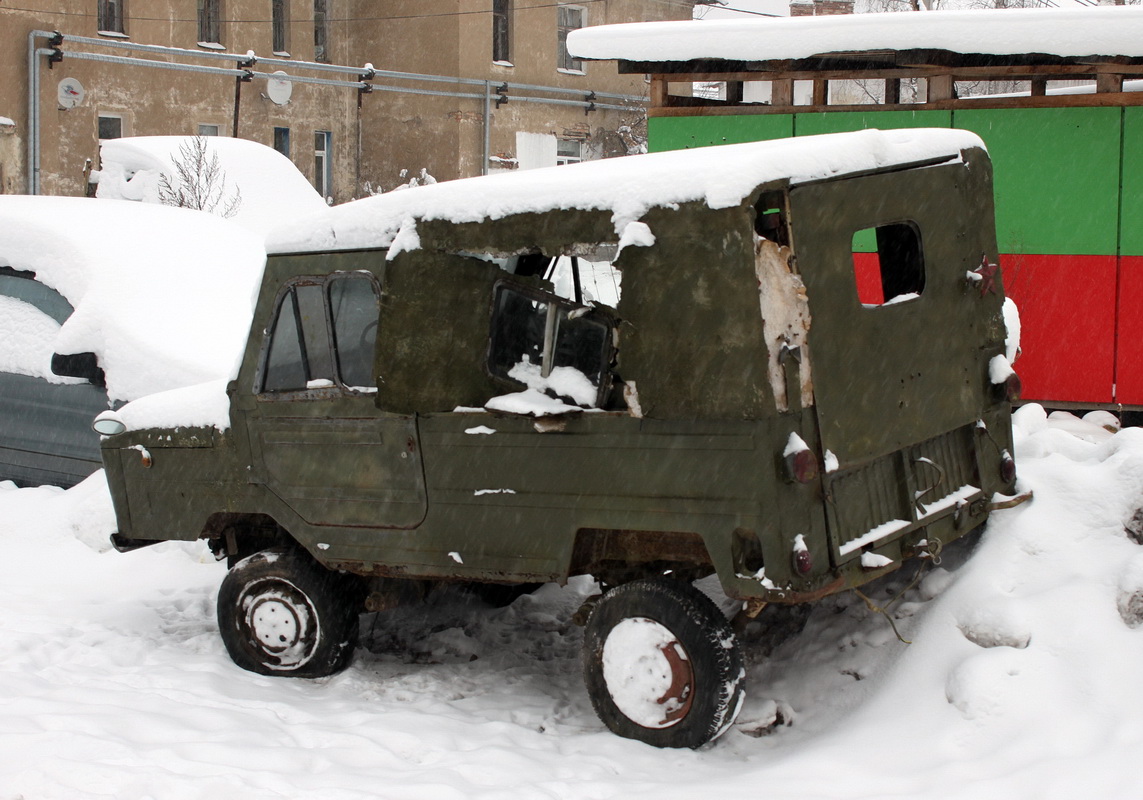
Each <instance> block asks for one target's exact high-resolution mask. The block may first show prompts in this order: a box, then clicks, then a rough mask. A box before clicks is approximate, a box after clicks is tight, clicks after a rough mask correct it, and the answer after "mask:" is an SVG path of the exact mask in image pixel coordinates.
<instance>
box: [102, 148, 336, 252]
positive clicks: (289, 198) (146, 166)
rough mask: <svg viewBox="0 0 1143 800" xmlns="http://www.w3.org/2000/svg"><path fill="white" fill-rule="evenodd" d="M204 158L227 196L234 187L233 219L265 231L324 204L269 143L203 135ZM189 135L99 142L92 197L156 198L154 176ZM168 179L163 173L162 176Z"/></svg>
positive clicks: (170, 163)
mask: <svg viewBox="0 0 1143 800" xmlns="http://www.w3.org/2000/svg"><path fill="white" fill-rule="evenodd" d="M203 138H204V139H205V140H206V143H207V147H208V150H207V157H208V158H209V157H210V156H211V155H213V154H217V156H218V161H219V166H220V167H221V168H222V172H223V175H224V177H225V179H226V192H227V195H228V196H229V195H230V194H231V193H232V190H233V188H234V187H237V188H238V189H239V190H240V191H241V193H242V204H241V205H240V206H239V208H238V212H237V213H236V214H235V215H234V217H232V219H233V220H234V221H235V222H238V223H239V224H241V225H243V226H245V227H246V228H249V229H250V230H252V231H254V232H256V233H259V234H261V235H263V236H264V235H265V234H266V233H267V232H268V231H270V230H272V229H274V228H276V227H278V226H279V225H285V224H288V223H289V221H290V220H293V219H297V218H299V217H305V216H309V215H311V214H313V213H314V212H316V211H320V210H321V209H323V208H325V207H326V206H325V201H324V200H323V199H322V197H321V195H319V194H318V193H317V192H316V191H315V190H314V188H313V186H311V185H310V182H309V181H308V180H306V178H305V176H304V175H302V173H301V172H299V171H298V168H297V167H295V166H294V164H293V162H292V161H290V159H288V158H286V157H285V156H284V155H282V154H281V153H279V152H278V151H277V150H274V149H273V148H270V147H266V146H265V145H262V144H258V143H257V142H251V141H248V140H246V139H232V138H229V137H222V136H207V137H203ZM193 139H194V137H193V136H130V137H126V138H123V139H111V140H109V141H106V142H102V143H101V144H100V147H99V157H100V163H101V164H102V167H103V168H102V169H101V170H100V173H99V185H98V188H97V189H96V197H100V198H106V199H111V200H141V201H143V202H146V203H158V202H159V177H160V176H161V175H167V176H172V175H174V174H175V161H177V160H178V159H179V147H180V146H182V145H184V144H186V143H187V142H190V141H193ZM168 179H169V177H168Z"/></svg>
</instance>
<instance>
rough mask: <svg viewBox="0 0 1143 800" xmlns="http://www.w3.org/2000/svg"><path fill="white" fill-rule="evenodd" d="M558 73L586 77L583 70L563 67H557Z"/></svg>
mask: <svg viewBox="0 0 1143 800" xmlns="http://www.w3.org/2000/svg"><path fill="white" fill-rule="evenodd" d="M556 72H558V73H560V74H561V75H586V74H587V73H586V72H584V71H583V70H582V69H564V68H563V67H556Z"/></svg>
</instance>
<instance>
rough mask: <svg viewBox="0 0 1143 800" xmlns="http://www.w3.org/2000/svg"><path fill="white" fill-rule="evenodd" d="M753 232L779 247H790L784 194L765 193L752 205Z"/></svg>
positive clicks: (788, 223) (788, 222)
mask: <svg viewBox="0 0 1143 800" xmlns="http://www.w3.org/2000/svg"><path fill="white" fill-rule="evenodd" d="M754 232H755V233H756V234H758V235H759V236H761V237H762V238H763V239H767V240H769V241H771V242H773V243H774V244H776V245H778V246H779V247H792V242H791V238H790V221H789V217H788V215H787V213H786V193H785V192H766V193H764V194H763V195H762V196H761V197H759V198H758V202H757V203H755V205H754Z"/></svg>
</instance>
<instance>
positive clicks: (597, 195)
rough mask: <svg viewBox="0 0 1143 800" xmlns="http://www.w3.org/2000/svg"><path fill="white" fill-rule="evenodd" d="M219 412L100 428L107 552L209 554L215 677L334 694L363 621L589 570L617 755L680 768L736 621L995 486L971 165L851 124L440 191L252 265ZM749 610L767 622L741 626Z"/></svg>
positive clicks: (381, 200) (727, 658)
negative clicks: (447, 589) (716, 598)
mask: <svg viewBox="0 0 1143 800" xmlns="http://www.w3.org/2000/svg"><path fill="white" fill-rule="evenodd" d="M272 249H273V250H274V251H275V252H274V254H272V255H271V256H270V257H269V259H268V262H267V265H266V269H265V278H264V281H263V283H262V288H261V293H260V295H259V296H258V298H257V302H256V307H255V310H254V317H253V324H252V326H251V332H250V336H249V341H248V343H247V347H246V350H245V354H244V356H243V358H242V361H241V364H240V365H239V367H238V369H237V373H236V376H235V378H234V380H232V381H230V382H229V384H228V385H226V386H225V387H222V386H221V385H220V386H213V387H212V386H210V385H207V386H205V387H192V388H191V389H186V390H180V391H178V392H170V393H166V394H163V395H153V396H151V397H148V398H144V399H143V400H140V401H137V402H136V403H133V404H129V405H128V406H125V407H124V408H123V409H120V410H118V411H115V412H107V413H105V414H103V415H101V417H100V418H99V419H97V421H96V427H97V430H99V431H100V432H101V433H104V434H105V435H104V438H103V440H102V447H103V450H102V452H103V460H104V464H105V466H106V471H107V476H108V481H109V484H110V486H111V491H112V496H113V498H114V502H115V509H116V513H117V519H118V533H117V534H115V536H114V537H113V541H114V543H115V544H116V546H117V547H118V548H119V549H120V550H130V549H132V548H135V547H139V546H143V545H147V544H151V543H153V542H155V541H161V540H169V539H182V540H194V539H197V538H205V539H206V540H207V541H208V542H209V544H210V547H211V548H212V550H213V551H214V552H215V554H216V555H217V556H218V557H219V558H227V559H229V563H230V570H229V573H228V575H227V577H226V578H225V580H224V581H223V584H222V588H221V590H220V593H219V599H218V618H219V626H220V629H221V633H222V637H223V639H224V641H225V644H226V646H227V649H228V651H229V653H230V655H231V656H232V657H233V659H234V661H235V662H237V663H238V664H239V665H240V666H242V667H244V668H246V669H249V670H253V671H255V672H259V673H263V674H268V675H289V676H303V677H313V676H321V675H327V674H330V673H332V672H335V671H337V670H339V669H342V668H343V667H345V666H346V664H347V663H348V661H349V659H350V657H351V655H352V653H353V649H354V643H355V639H356V635H357V627H358V615H359V613H360V612H362V611H365V610H369V611H383V610H385V609H388V608H393V607H395V606H397V605H398V604H401V603H409V602H416V601H417V600H418V599H419V598H422V597H424V595H425V594H426V592H427V591H429V590H431V589H432V588H433V587H434V586H436V585H439V584H440V583H441V582H468V583H471V584H482V585H485V586H487V587H489V588H490V589H498V590H500V591H502V592H507V593H509V594H510V593H511V592H512V591H514V590H519V591H523V590H526V589H527V588H528V587H530V586H534V585H535V584H537V583H541V582H547V581H556V582H564V581H566V580H567V579H568V578H569V577H570V576H574V575H591V576H594V578H596V579H597V580H598V582H599V585H600V590H601V596H600V597H596V598H592V600H590V601H589V602H588V604H587V605H586V606H585V608H584V609H581V614H582V616H585V617H586V632H585V649H584V673H585V678H586V683H587V687H588V691H589V694H590V695H591V698H592V702H593V704H594V706H595V708H596V710H597V712H598V714H599V716H600V717H601V719H602V720H603V721H604V722H605V723H606V725H607V726H608V727H610V728H611V729H612V730H613V731H615V732H616V733H618V734H619V735H621V736H626V737H631V738H635V739H639V740H642V741H644V742H647V743H650V744H653V745H658V746H670V747H698V746H700V745H702V744H704V743H706V742H708V741H710V740H712V739H714V738H715V737H717V736H718V735H719V734H721V733H722V732H723V731H724V730H726V729H727V727H728V726H729V725H730V724H731V723H732V722H733V720H734V718H735V715H736V714H737V712H738V709H739V706H740V704H741V702H742V698H743V692H744V687H743V677H744V675H745V672H744V670H743V664H742V657H741V654H740V652H739V649H738V647H737V645H736V643H735V636H734V633H733V629H732V627H731V624H730V622H729V621H728V620H727V619H726V617H725V615H724V614H723V613H722V612H721V611H720V610H719V608H718V606H716V605H715V604H714V603H713V602H712V601H711V600H710V599H708V598H707V596H706V595H704V594H703V593H701V592H700V591H698V590H697V589H696V588H695V587H694V586H693V585H692V583H693V581H695V580H697V579H701V578H703V577H706V576H709V575H717V578H718V581H719V582H720V583H721V586H722V589H723V591H724V592H725V593H726V594H727V595H728V596H729V597H731V598H735V599H737V600H740V601H742V608H743V611H742V614H743V615H745V616H753V615H757V614H759V612H763V609H764V607H765V606H766V605H767V604H801V603H807V602H810V601H813V600H816V599H819V598H822V597H825V596H827V595H830V594H833V593H836V592H840V591H843V590H846V589H849V588H852V587H856V586H858V585H860V584H863V583H865V582H867V581H869V580H872V579H874V578H876V577H879V576H881V575H884V574H885V573H887V572H888V571H890V570H893V569H895V568H897V567H898V566H900V564H901V563H902V561H904V560H905V559H908V558H912V557H926V556H933V555H935V554H936V553H938V552H939V548H940V547H941V545H942V544H947V543H948V542H950V541H952V540H954V539H956V538H957V537H959V536H962V535H963V534H965V533H967V532H969V531H971V530H973V529H974V528H976V527H978V526H980V525H981V524H982V523H983V522H984V521H985V520H986V519H987V517H988V514H989V512H990V510H991V506H992V504H993V503H994V502H995V500H994V497H995V495H997V494H998V493H999V494H1004V493H1012V492H1013V491H1014V489H1015V464H1014V462H1013V459H1012V457H1011V455H1010V451H1011V448H1012V445H1011V430H1010V419H1009V414H1010V401H1011V400H1012V397H1013V393H1014V392H1015V391H1016V390H1017V387H1018V382H1017V379H1016V377H1015V374H1014V373H1013V372H1012V370H1011V368H1010V367H1009V366H1008V361H1009V358H1011V355H1006V349H1005V339H1006V332H1005V325H1004V321H1003V315H1002V301H1003V293H1002V288H1001V284H1000V280H999V274H998V273H997V270H996V267H995V266H994V264H995V261H996V241H995V234H994V228H993V207H992V195H991V166H990V162H989V160H988V156H987V154H986V152H985V151H984V148H983V145H982V144H981V142H980V140H979V139H978V138H977V137H976V136H974V135H973V134H969V133H965V132H963V131H949V130H914V131H894V132H880V131H864V132H860V133H852V134H838V135H832V136H822V137H806V138H801V139H796V140H787V141H780V142H766V143H759V144H748V145H733V146H728V147H717V148H708V149H700V150H690V151H679V152H672V153H663V154H656V155H649V156H634V157H629V158H624V159H615V160H611V161H602V162H590V163H584V164H579V165H571V166H562V167H557V168H554V169H546V170H535V171H531V172H520V173H506V174H499V175H494V176H490V177H484V178H474V179H468V180H459V181H452V182H447V183H440V184H436V185H432V186H426V187H421V188H416V189H411V190H407V191H402V192H395V193H392V194H387V195H382V196H378V197H374V198H369V199H366V200H362V201H357V202H355V203H350V204H347V205H345V206H341V207H337V208H332V209H330V210H329V212H328V214H326V215H324V216H322V217H321V218H319V219H315V220H314V221H313V223H312V225H310V226H308V227H301V228H297V229H294V230H291V231H288V232H285V233H283V234H281V235H279V236H278V239H277V241H276V242H272ZM763 613H764V612H763Z"/></svg>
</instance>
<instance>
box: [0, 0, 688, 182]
mask: <svg viewBox="0 0 1143 800" xmlns="http://www.w3.org/2000/svg"><path fill="white" fill-rule="evenodd" d="M120 2H123V3H124V9H125V12H126V13H125V20H124V34H123V35H121V36H114V35H105V34H101V33H100V32H99V31H98V28H97V24H96V9H97V6H98V5H99V0H22V2H21V4H20V5H21V8H25V9H29V10H26V11H24V10H20V11H17V10H13V9H10V8H5V7H4V6H3V5H0V41H2V42H3V45H4V46H3V48H2V49H3V53H2V54H0V117H7V118H9V119H11V120H12V121H13V123H14V125H11V126H6V125H0V191H3V192H6V193H10V192H25V191H27V185H28V163H27V162H28V138H29V136H30V135H31V125H30V120H29V117H28V109H29V102H28V80H29V70H28V35H29V33H30V32H31V31H33V30H43V31H54V30H59V31H61V32H62V33H63V34H64V35H65V40H64V43H63V45H62V46H61V48H60V49H61V50H62V52H63V58H62V60H61V61H59V62H58V63H55V64H51V65H49V64H48V60H47V58H46V57H43V56H40V57H38V64H39V66H40V81H41V86H40V92H39V93H38V99H39V107H40V136H39V142H40V168H41V172H40V187H41V188H40V191H41V192H42V193H46V194H65V195H80V194H83V193H84V192H85V191H86V190H87V179H86V176H85V171H86V169H88V168H89V167H91V166H95V167H98V164H94V163H89V162H94V161H95V160H96V159H97V158H98V131H99V118H100V116H103V117H115V118H119V119H121V120H122V122H121V125H122V134H123V135H128V136H131V135H134V136H141V135H165V134H194V133H197V132H198V130H199V125H216V126H218V130H219V133H220V134H221V135H232V133H233V131H234V126H235V122H236V121H237V130H238V135H239V136H240V137H242V138H246V139H251V140H254V141H258V142H262V143H263V144H267V145H271V146H272V145H273V144H274V129H275V128H288V129H289V139H290V157H291V158H292V160H293V161H294V163H295V164H296V165H297V166H298V168H299V169H300V170H301V171H302V172H303V173H304V174H305V175H306V176H307V177H309V178H310V179H311V180H314V178H315V175H314V173H315V152H314V145H315V142H314V139H315V136H314V134H315V132H316V131H328V132H329V133H330V135H331V140H332V152H331V154H330V156H331V163H332V165H333V168H332V187H331V191H330V196H331V197H332V199H333V201H334V202H343V201H345V200H349V199H352V198H353V197H358V196H361V195H363V194H365V193H367V192H368V191H376V190H378V189H383V190H388V189H391V188H393V187H394V186H396V185H398V184H401V183H405V182H407V181H408V180H409V178H410V177H414V176H416V175H418V174H419V172H420V171H421V170H422V169H423V170H426V171H427V172H428V173H430V174H432V175H433V176H434V177H435V178H437V179H438V180H446V179H451V178H456V177H463V176H469V175H476V174H480V173H481V172H482V171H483V170H484V168H485V163H484V103H483V99H482V98H483V94H484V91H485V89H484V85H483V83H480V84H478V85H464V84H457V83H453V82H449V83H437V82H426V81H413V80H400V79H394V78H391V77H384V76H377V77H376V78H375V79H374V80H372V81H371V82H372V83H373V84H375V85H376V86H377V88H376V89H375V90H374V91H372V92H371V93H369V94H365V95H360V96H359V94H360V93H359V92H358V91H357V89H356V88H353V87H345V86H325V85H321V86H319V85H308V84H303V83H294V84H292V93H291V96H290V99H289V102H288V104H285V105H279V104H276V103H275V102H273V101H272V100H271V99H270V97H269V96H268V86H267V81H266V79H265V78H262V77H255V78H254V79H253V80H251V81H250V82H244V83H240V84H239V85H238V87H237V88H238V92H237V117H236V114H235V104H236V92H235V89H236V81H235V79H234V78H232V77H229V76H223V75H207V74H201V73H198V72H184V71H171V70H165V69H158V68H155V67H153V66H142V65H124V64H114V63H107V62H100V61H92V60H84V59H81V58H79V57H77V56H75V55H72V54H75V53H81V52H88V53H96V54H102V55H108V56H115V57H130V58H137V59H148V60H151V61H155V60H167V61H174V60H178V61H181V62H185V63H186V64H193V65H199V66H213V67H224V68H229V69H233V68H235V67H236V66H237V62H236V61H234V60H207V59H205V58H196V57H194V56H193V54H195V53H199V54H201V53H209V52H219V51H222V52H226V53H246V52H247V51H249V50H253V51H254V52H255V53H256V54H257V55H258V56H259V57H260V58H267V57H270V56H272V55H279V56H281V57H284V58H289V59H290V61H291V62H300V61H309V60H312V59H314V57H315V49H314V0H287V3H288V7H289V17H290V19H289V24H288V42H287V49H286V50H285V51H284V52H283V53H280V54H274V53H273V52H272V24H271V10H270V9H271V0H221V3H222V5H221V19H222V22H221V25H220V31H219V36H217V37H216V38H217V39H218V40H219V41H218V42H216V43H206V44H205V45H203V44H200V43H199V35H198V34H199V28H198V19H197V16H198V4H197V0H166V2H159V1H154V2H147V3H143V2H142V0H120ZM327 2H328V6H329V17H330V21H329V23H328V37H327V41H328V51H327V60H328V61H329V62H332V63H334V64H343V65H357V66H361V67H364V65H365V64H367V63H371V64H372V65H373V66H374V67H376V68H377V69H380V70H395V71H401V72H408V73H425V74H431V75H444V76H459V77H463V78H468V79H475V80H477V81H481V82H483V81H485V80H487V81H489V82H490V86H491V87H492V89H493V92H492V94H493V96H494V97H495V96H498V94H497V93H496V91H495V89H496V87H498V86H499V85H501V84H502V83H504V82H508V83H510V84H532V85H537V86H551V87H561V88H564V89H570V90H574V92H575V93H574V94H571V95H556V94H547V93H537V92H526V91H516V90H509V91H508V92H507V97H508V102H507V103H506V104H502V105H501V106H500V107H499V108H497V107H496V104H495V102H493V103H492V104H491V106H490V112H489V145H490V147H489V151H490V153H491V154H492V155H493V156H495V157H496V158H495V159H494V162H493V164H494V166H496V167H498V168H511V167H513V166H515V164H516V159H517V158H518V156H519V153H518V142H519V137H518V136H517V133H518V132H524V133H529V134H541V135H544V136H552V137H555V138H556V139H559V140H562V141H565V142H578V143H579V144H580V146H581V150H582V154H583V156H584V157H593V156H599V155H603V154H611V153H614V152H617V151H618V150H620V149H621V143H619V142H618V140H617V139H616V134H615V132H616V130H617V129H618V128H619V126H620V125H622V124H624V121H625V120H626V118H627V117H628V116H630V114H625V113H622V112H616V111H606V110H595V111H592V112H591V113H588V114H585V113H584V110H583V106H582V103H581V105H579V106H560V105H551V104H542V103H535V102H527V101H526V99H525V98H526V97H527V96H528V95H532V96H544V97H549V98H561V99H567V100H576V101H582V100H583V98H584V97H585V96H586V95H587V94H588V93H589V92H592V91H595V92H612V93H620V94H625V95H631V96H633V97H642V96H645V95H646V91H647V89H646V85H645V84H644V83H643V81H642V79H641V78H640V77H639V76H619V75H617V74H616V70H615V66H614V64H612V63H585V65H584V68H583V70H582V71H579V72H569V71H566V70H564V71H561V70H559V69H558V68H557V65H556V36H557V34H556V29H557V14H558V12H557V9H556V7H555V6H548V4H538V3H532V2H528V0H515V5H516V6H518V7H519V8H518V9H516V10H514V11H513V13H512V14H511V32H512V40H511V65H503V64H494V63H493V60H492V14H491V9H492V0H419V1H418V0H392V1H391V2H384V3H381V2H377V1H376V0H327ZM692 5H693V3H692V2H691V0H602V2H592V3H585V4H583V6H581V8H583V10H584V13H585V15H586V22H587V24H589V25H595V24H605V23H609V22H623V21H633V20H653V19H665V18H678V19H684V18H689V16H690V14H691V8H692ZM76 36H82V37H91V38H96V39H99V40H101V41H104V42H115V43H120V42H127V43H132V44H148V45H164V46H171V47H178V48H185V49H186V50H187V51H189V52H188V54H185V55H180V56H179V57H178V58H177V59H176V58H173V57H167V56H162V55H156V54H153V53H147V52H144V51H141V50H137V49H127V50H124V49H109V48H106V47H100V46H98V45H92V44H87V43H80V42H75V41H74V40H72V39H71V38H69V37H76ZM46 44H47V42H46V40H44V39H42V38H41V39H37V40H36V45H37V46H39V47H44V46H46ZM252 69H253V70H254V71H256V72H259V73H269V72H273V71H275V70H277V69H285V70H286V71H287V72H289V73H290V74H291V75H296V76H308V77H312V78H320V79H326V80H341V81H347V82H350V81H355V80H357V79H358V78H357V75H356V74H354V73H345V74H339V73H329V72H317V71H313V70H310V69H308V68H307V67H305V66H304V65H302V64H298V65H297V66H293V65H292V64H291V65H290V66H285V67H283V66H279V65H267V64H264V63H259V64H256V65H255V66H254V67H252ZM64 78H71V79H74V80H77V81H79V82H80V83H81V84H82V86H83V89H84V91H85V94H84V98H83V101H82V103H80V104H79V105H77V106H75V107H74V108H64V107H61V105H60V104H59V102H58V101H57V92H58V89H59V84H60V81H61V80H63V79H64ZM385 86H399V87H403V88H406V89H419V90H426V91H435V92H452V93H463V94H470V95H475V96H473V97H449V96H435V95H426V94H413V93H406V92H394V91H386V90H384V89H383V88H382V87H385ZM601 102H611V103H614V102H616V101H614V100H609V101H601Z"/></svg>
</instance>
